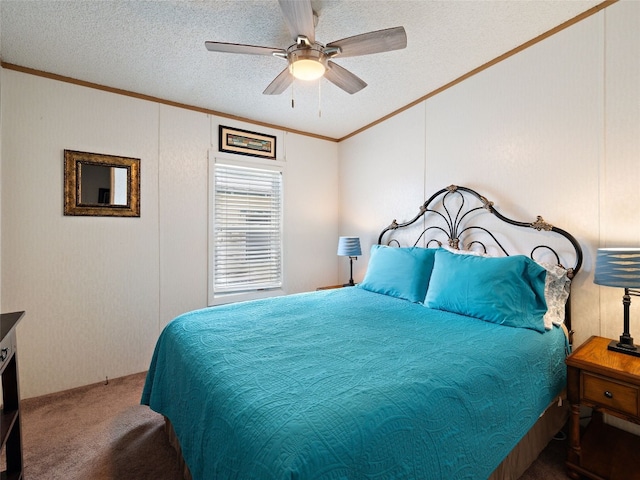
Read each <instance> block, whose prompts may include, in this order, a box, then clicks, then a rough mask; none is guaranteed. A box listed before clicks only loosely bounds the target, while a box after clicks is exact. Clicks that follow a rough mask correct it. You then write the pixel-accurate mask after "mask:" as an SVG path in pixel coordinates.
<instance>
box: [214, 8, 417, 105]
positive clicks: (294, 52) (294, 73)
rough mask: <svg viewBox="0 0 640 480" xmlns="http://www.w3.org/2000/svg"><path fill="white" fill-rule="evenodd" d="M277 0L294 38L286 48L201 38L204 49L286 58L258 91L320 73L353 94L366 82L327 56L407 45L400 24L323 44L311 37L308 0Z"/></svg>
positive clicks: (278, 89)
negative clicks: (285, 61) (285, 66)
mask: <svg viewBox="0 0 640 480" xmlns="http://www.w3.org/2000/svg"><path fill="white" fill-rule="evenodd" d="M278 1H279V3H280V8H281V9H282V13H283V14H284V19H285V22H286V24H287V27H288V29H289V31H290V32H291V34H292V35H293V39H294V41H295V43H294V44H292V45H290V46H289V47H288V48H286V49H283V48H271V47H261V46H256V45H242V44H238V43H224V42H205V46H206V47H207V50H209V51H211V52H224V53H244V54H249V55H272V56H274V57H280V58H284V59H285V60H287V62H288V63H289V65H288V66H287V68H285V69H284V70H283V71H282V72H280V74H279V75H278V76H277V77H276V78H275V79H274V80H273V81H272V82H271V83H270V84H269V86H268V87H267V88H266V89H265V91H264V92H262V93H264V94H265V95H279V94H281V93H282V92H284V91H285V90H286V89H287V88H288V87H289V85H291V83H293V80H294V78H298V79H301V80H316V79H318V78H320V77H322V76H324V78H326V79H327V80H329V81H330V82H331V83H333V84H335V85H337V86H338V87H340V88H341V89H342V90H344V91H346V92H348V93H350V94H354V93H356V92H359V91H360V90H362V89H363V88H364V87H366V86H367V84H366V83H365V82H364V81H363V80H362V79H361V78H359V77H358V76H356V75H354V74H353V73H351V72H350V71H349V70H347V69H345V68H343V67H341V66H340V65H338V64H337V63H335V62H333V61H332V60H331V59H333V58H336V57H355V56H358V55H369V54H371V53H381V52H389V51H391V50H400V49H403V48H405V47H406V46H407V34H406V32H405V30H404V28H403V27H394V28H387V29H384V30H377V31H374V32H368V33H363V34H360V35H355V36H353V37H348V38H344V39H342V40H338V41H336V42H331V43H328V44H327V45H323V44H321V43H319V42H317V41H316V39H315V24H316V20H317V16H316V15H315V14H314V12H313V9H312V8H311V0H278Z"/></svg>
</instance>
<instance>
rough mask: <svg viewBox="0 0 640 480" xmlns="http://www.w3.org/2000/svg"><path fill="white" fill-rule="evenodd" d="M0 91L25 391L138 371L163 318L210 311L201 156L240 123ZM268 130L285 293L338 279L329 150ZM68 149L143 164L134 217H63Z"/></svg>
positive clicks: (30, 80) (82, 96)
mask: <svg viewBox="0 0 640 480" xmlns="http://www.w3.org/2000/svg"><path fill="white" fill-rule="evenodd" d="M2 87H3V88H2V92H1V94H2V97H1V113H2V117H3V120H4V121H3V124H2V135H1V138H2V151H1V155H2V157H1V158H2V182H1V188H2V211H1V228H2V230H1V231H2V239H1V240H2V244H1V248H2V250H1V252H2V255H1V258H2V276H1V285H2V289H3V290H2V291H3V295H2V311H13V310H25V311H26V312H27V315H26V316H25V318H24V319H23V321H22V322H21V324H20V326H19V327H18V342H19V345H20V347H19V357H20V358H19V364H20V367H19V368H20V382H21V393H22V396H23V398H27V397H32V396H36V395H41V394H46V393H49V392H53V391H59V390H64V389H67V388H72V387H76V386H80V385H85V384H89V383H93V382H98V381H102V380H104V379H105V377H109V378H113V377H118V376H122V375H127V374H130V373H135V372H140V371H144V370H146V369H147V367H148V364H149V360H150V358H151V354H152V351H153V347H154V345H155V341H156V339H157V337H158V334H159V332H160V330H161V329H162V328H163V327H164V326H165V325H166V323H168V322H169V321H170V320H171V319H172V318H174V317H175V316H176V315H178V314H180V313H183V312H185V311H188V310H192V309H195V308H202V307H205V306H206V305H207V258H208V257H207V234H208V226H207V225H208V208H207V206H208V201H207V184H208V151H209V150H210V149H211V147H212V146H214V145H216V143H215V142H214V139H215V134H214V132H217V126H218V123H220V122H223V123H224V124H226V125H232V126H240V127H247V125H246V124H244V125H241V124H237V123H234V122H229V121H227V120H224V121H222V120H221V119H219V118H216V117H213V116H210V115H206V114H204V113H200V112H194V111H189V110H184V109H179V108H174V107H169V106H165V105H160V104H156V103H153V102H148V101H143V100H137V99H134V98H130V97H125V96H119V95H115V94H111V93H107V92H102V91H98V90H93V89H89V88H85V87H80V86H76V85H72V84H67V83H62V82H57V81H54V80H49V79H45V78H41V77H37V76H31V75H27V74H23V73H19V72H14V71H10V70H3V71H2ZM250 129H252V130H258V131H264V129H262V128H260V127H254V128H250ZM274 133H276V134H277V135H278V137H279V139H280V140H282V141H279V143H278V148H279V149H280V148H281V149H283V150H282V152H286V153H285V157H286V158H285V160H286V162H287V178H286V179H285V181H286V184H285V205H284V210H285V262H286V263H285V281H286V285H287V289H286V293H295V292H300V291H306V290H313V289H315V288H316V287H317V286H320V285H324V284H333V283H335V282H336V281H337V265H338V258H337V256H336V255H335V243H336V241H337V235H338V229H337V220H336V218H337V216H338V210H337V209H338V198H337V197H338V194H337V171H338V170H337V145H336V144H335V143H333V142H327V141H322V140H317V139H313V138H309V137H303V136H300V135H294V134H288V135H286V138H285V135H284V132H274ZM64 149H73V150H80V151H88V152H95V153H106V154H114V155H122V156H128V157H136V158H140V159H141V216H140V218H108V217H69V216H63V150H64ZM310 252H312V253H311V254H310Z"/></svg>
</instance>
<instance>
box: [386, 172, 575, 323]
mask: <svg viewBox="0 0 640 480" xmlns="http://www.w3.org/2000/svg"><path fill="white" fill-rule="evenodd" d="M486 212H488V213H490V214H491V215H488V216H487V215H479V214H480V213H486ZM487 217H490V218H491V219H493V222H491V221H489V219H488V218H487ZM421 219H422V222H423V223H420V222H419V220H421ZM495 219H497V220H498V222H496V221H495ZM500 222H504V223H507V224H509V225H513V226H515V227H523V228H525V229H527V232H533V233H532V236H530V235H528V236H529V237H530V238H528V239H527V240H528V245H530V247H531V249H530V251H529V252H525V251H523V248H522V245H523V244H521V243H520V240H521V238H519V237H524V235H518V234H517V233H514V235H511V237H509V236H504V233H505V232H502V230H500V233H497V230H496V229H495V226H496V224H497V226H499V224H500ZM491 223H493V224H494V225H493V226H492V225H491ZM485 225H488V226H485ZM410 226H411V228H415V227H418V228H417V230H412V231H413V232H414V233H416V232H417V233H416V236H415V238H416V240H415V242H413V245H414V246H416V245H418V244H421V245H423V246H425V247H429V246H433V245H434V243H435V244H437V245H443V244H445V245H449V246H450V247H451V248H455V249H463V250H474V249H476V250H477V249H481V250H482V252H484V253H487V249H488V246H489V245H490V247H489V248H491V249H492V251H491V252H490V253H491V254H494V253H495V252H496V251H497V252H498V254H503V255H505V256H508V255H510V253H509V251H508V250H507V247H506V246H505V244H506V243H507V241H508V240H513V239H516V240H517V241H518V244H517V246H516V247H514V248H512V249H511V250H512V253H518V254H528V255H529V256H530V257H531V258H533V259H534V260H545V261H549V258H551V261H549V263H553V262H555V263H557V264H558V265H562V266H563V267H564V268H566V269H567V275H568V276H569V278H573V277H574V276H575V275H576V274H577V273H578V271H579V270H580V267H581V266H582V248H581V247H580V244H579V243H578V241H577V240H576V239H575V238H574V236H573V235H571V234H570V233H568V232H566V231H565V230H562V229H561V228H558V227H554V226H552V225H551V224H549V223H547V222H545V221H544V220H543V218H542V217H541V216H538V217H537V219H536V220H535V221H533V222H518V221H516V220H512V219H510V218H507V217H505V216H504V215H502V214H500V213H499V212H498V211H497V210H496V209H495V208H494V206H493V202H491V201H489V200H487V199H486V198H485V197H484V196H482V195H480V194H479V193H478V192H476V191H475V190H472V189H470V188H467V187H460V186H457V185H451V186H449V187H447V188H443V189H442V190H440V191H438V192H436V193H434V194H433V195H432V196H431V197H430V198H429V199H428V200H427V201H425V202H424V203H423V204H422V205H421V206H420V211H419V212H418V214H417V215H416V216H415V217H414V218H413V219H411V220H409V221H408V222H404V223H398V222H397V221H396V220H394V221H393V222H391V225H389V226H388V227H387V228H385V229H384V230H383V231H382V232H381V233H380V236H379V237H378V244H380V245H382V244H385V245H397V246H401V241H400V240H399V239H398V238H396V237H397V235H398V230H401V229H407V228H408V227H410ZM492 228H493V229H492ZM494 231H495V232H496V233H494ZM517 231H519V230H518V229H516V232H517ZM521 232H522V231H521ZM507 233H508V232H507ZM539 242H543V243H539ZM559 250H562V253H559ZM541 257H547V258H541ZM562 260H564V262H565V263H563V262H562ZM566 311H567V314H566V317H567V318H566V323H567V328H569V329H570V328H571V325H570V318H571V317H570V304H569V302H567V310H566Z"/></svg>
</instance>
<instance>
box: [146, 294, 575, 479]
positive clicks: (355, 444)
mask: <svg viewBox="0 0 640 480" xmlns="http://www.w3.org/2000/svg"><path fill="white" fill-rule="evenodd" d="M564 358H565V337H564V334H563V332H562V330H561V329H559V328H554V329H553V330H551V331H548V332H546V333H544V334H541V333H539V332H535V331H533V330H528V329H520V328H513V327H506V326H501V325H496V324H492V323H488V322H484V321H481V320H477V319H474V318H469V317H464V316H460V315H456V314H452V313H446V312H441V311H437V310H430V309H428V308H425V307H424V306H422V305H419V304H413V303H410V302H407V301H404V300H399V299H396V298H392V297H389V296H385V295H381V294H377V293H372V292H368V291H366V290H363V289H360V288H357V287H356V288H343V289H338V290H326V291H319V292H313V293H306V294H299V295H291V296H285V297H278V298H273V299H267V300H257V301H253V302H247V303H242V304H233V305H227V306H219V307H212V308H208V309H203V310H198V311H194V312H190V313H187V314H184V315H182V316H180V317H178V318H176V319H175V320H173V321H172V322H171V323H170V324H169V325H167V327H166V328H165V329H164V331H163V332H162V334H161V336H160V338H159V340H158V343H157V345H156V349H155V352H154V354H153V358H152V361H151V365H150V368H149V372H148V375H147V380H146V384H145V387H144V391H143V394H142V403H143V404H146V405H149V406H150V407H151V409H153V410H154V411H156V412H158V413H161V414H163V415H165V416H166V417H168V418H169V420H170V421H171V423H172V424H173V427H174V429H175V432H176V434H177V436H178V439H179V441H180V445H181V446H182V453H183V456H184V459H185V461H186V463H187V465H188V466H189V468H190V470H191V474H192V476H193V479H194V480H212V479H246V480H249V479H251V480H268V479H286V480H292V479H305V480H306V479H447V480H452V479H460V478H470V479H486V478H487V477H488V476H489V475H490V474H491V472H492V471H493V470H494V469H495V468H496V466H497V465H498V464H499V463H500V462H501V461H502V459H503V458H504V457H505V456H506V455H507V453H509V451H510V450H511V449H512V448H513V447H514V446H515V445H516V443H517V442H518V441H519V440H520V438H521V437H522V436H523V435H524V434H525V433H526V432H527V431H528V430H529V428H530V427H531V426H532V425H533V424H534V423H535V422H536V420H537V419H538V417H539V416H540V414H541V413H542V412H543V411H544V409H545V408H546V407H547V406H548V404H549V403H550V402H551V401H552V400H553V399H554V397H556V396H557V395H558V393H559V392H560V391H561V390H562V388H563V386H564V384H565V376H566V369H565V364H564Z"/></svg>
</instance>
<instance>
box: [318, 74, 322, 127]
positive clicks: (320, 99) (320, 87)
mask: <svg viewBox="0 0 640 480" xmlns="http://www.w3.org/2000/svg"><path fill="white" fill-rule="evenodd" d="M318 118H322V78H319V79H318Z"/></svg>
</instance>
